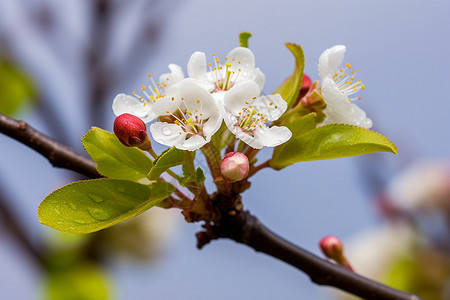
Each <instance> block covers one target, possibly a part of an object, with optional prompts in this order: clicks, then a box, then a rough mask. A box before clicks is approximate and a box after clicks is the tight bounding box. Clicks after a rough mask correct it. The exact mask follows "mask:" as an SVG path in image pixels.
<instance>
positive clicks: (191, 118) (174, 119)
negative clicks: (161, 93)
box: [159, 98, 208, 138]
mask: <svg viewBox="0 0 450 300" xmlns="http://www.w3.org/2000/svg"><path fill="white" fill-rule="evenodd" d="M181 101H182V105H183V106H184V107H185V108H184V109H183V108H181V107H180V106H178V109H177V110H176V111H174V112H170V111H168V110H166V113H167V115H166V116H161V117H160V118H159V119H160V120H161V121H163V122H167V123H175V124H176V125H178V126H179V127H180V128H181V129H182V130H183V131H184V132H186V133H187V134H188V138H189V137H191V136H193V135H203V125H204V123H205V122H206V121H208V118H204V116H203V113H201V111H202V102H201V101H200V99H197V100H196V103H197V104H200V110H199V109H195V110H189V107H188V106H187V105H186V102H184V98H181ZM179 134H182V132H179Z"/></svg>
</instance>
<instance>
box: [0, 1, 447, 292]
mask: <svg viewBox="0 0 450 300" xmlns="http://www.w3.org/2000/svg"><path fill="white" fill-rule="evenodd" d="M28 2H29V3H30V5H32V4H33V1H28ZM35 2H38V1H35ZM48 2H52V3H54V5H55V6H56V7H58V8H57V9H58V11H59V14H60V17H61V18H67V20H66V23H67V24H68V25H67V28H68V29H70V30H71V32H72V33H74V35H73V40H72V41H71V42H73V43H74V44H76V43H83V39H84V38H85V36H84V33H83V30H84V29H85V26H86V24H85V21H86V20H85V19H84V18H85V17H83V16H84V10H83V4H82V3H83V2H84V1H79V2H78V4H77V1H64V2H65V3H66V4H64V5H62V4H61V3H58V1H48ZM124 2H126V1H124ZM173 2H174V3H173V5H172V4H171V5H166V6H165V8H164V9H161V11H159V14H161V16H162V18H164V16H165V15H167V19H165V25H164V27H163V29H162V30H163V31H162V32H161V34H162V39H161V40H160V43H159V44H158V45H156V46H155V48H154V51H155V52H153V54H152V55H151V58H150V59H149V60H144V61H143V62H142V65H143V66H144V68H142V69H137V70H136V73H134V74H133V75H134V77H133V78H131V77H130V78H128V80H126V79H124V80H123V81H122V85H121V86H117V87H116V90H112V91H111V92H110V93H111V103H112V99H113V97H114V95H115V94H116V93H118V92H125V93H130V92H131V91H133V90H136V89H138V88H139V87H140V86H141V85H142V84H144V83H145V80H146V74H147V73H148V72H151V73H152V74H161V73H165V72H167V65H168V64H169V63H176V64H179V65H181V66H182V67H183V69H184V70H186V63H187V61H188V59H189V57H190V55H191V54H192V53H193V52H194V51H197V50H200V51H204V52H206V53H208V54H211V53H215V54H216V55H217V56H218V57H223V56H225V55H226V54H227V53H228V51H229V50H231V49H232V48H234V47H235V46H237V45H238V34H239V32H241V31H250V32H251V33H253V37H252V38H251V39H250V48H251V49H252V50H253V52H254V53H255V57H256V65H257V66H259V67H260V68H261V70H262V71H263V72H264V74H265V75H266V85H265V88H264V91H265V92H266V93H271V92H272V91H273V90H274V89H275V88H276V87H277V86H278V85H279V84H280V83H281V82H282V81H283V80H284V79H285V78H286V77H287V76H288V75H289V74H290V73H291V72H292V69H293V62H294V60H293V57H292V56H291V54H290V52H289V51H288V50H287V49H286V48H285V46H284V43H285V42H294V43H299V44H301V45H302V47H303V49H304V51H305V56H306V66H305V73H307V74H308V75H309V76H310V77H311V78H312V79H313V80H316V79H319V77H318V74H317V70H316V62H317V59H318V57H319V55H320V54H321V53H322V51H323V50H325V49H326V48H329V47H331V46H333V45H336V44H344V45H346V46H347V53H346V56H345V59H344V62H346V63H347V62H348V63H351V64H352V65H353V66H355V67H357V68H359V70H360V72H359V74H360V78H361V80H362V81H363V82H364V83H365V85H366V89H365V91H363V92H362V93H361V96H362V98H363V99H362V100H360V101H359V102H358V105H360V106H361V107H362V108H364V109H365V110H366V111H367V114H368V116H369V117H371V118H372V119H373V121H374V124H375V125H374V129H375V130H377V131H379V132H381V133H383V134H384V135H385V136H387V137H388V138H390V139H391V140H392V141H394V142H395V143H396V145H397V146H398V149H399V154H398V155H397V156H395V155H390V154H374V155H370V157H371V158H372V159H382V160H384V161H385V162H386V165H385V166H384V167H383V169H379V170H377V171H379V172H381V173H383V174H384V173H385V174H386V175H387V176H388V177H389V174H390V171H391V169H395V167H396V166H397V165H401V164H403V163H404V162H408V161H410V160H414V159H420V158H446V157H448V152H449V142H448V141H449V134H450V133H449V128H450V120H449V118H448V114H449V109H450V106H449V100H450V99H449V97H448V93H449V70H450V62H449V59H448V56H449V55H450V19H449V17H450V2H448V1H428V2H424V1H387V0H383V1H350V0H346V1H335V0H326V1H276V2H275V1H235V0H228V1H198V0H197V1H183V2H181V1H177V2H175V1H173ZM169 3H172V2H171V1H169ZM14 6H15V4H14V0H11V1H9V0H0V18H1V19H2V20H1V21H0V30H6V29H10V28H11V27H10V26H17V27H19V28H16V29H15V31H16V32H17V34H21V35H23V38H20V39H19V40H20V41H19V42H17V44H16V45H15V46H14V47H15V51H16V52H17V55H18V56H19V57H20V59H21V62H22V63H23V64H24V66H26V67H27V68H28V69H29V70H30V72H31V73H32V74H33V75H34V76H35V77H38V78H39V83H40V84H41V85H42V86H43V87H44V89H45V88H46V87H48V90H50V87H52V88H51V92H49V93H51V94H52V95H53V97H54V98H59V99H60V102H58V104H57V106H58V108H59V109H60V113H61V115H62V116H63V117H64V118H65V120H66V122H67V123H68V127H69V128H70V132H71V135H72V136H73V138H75V139H81V137H82V136H83V134H84V133H85V131H86V130H87V129H88V128H89V125H86V124H84V123H83V122H82V121H83V118H84V117H83V115H82V114H81V110H80V108H79V106H78V105H77V104H79V102H82V101H83V100H82V99H83V90H82V89H81V90H80V89H76V88H75V87H77V86H79V81H80V79H79V78H78V77H77V76H79V70H78V69H77V66H76V60H75V59H74V60H73V64H72V65H64V66H62V67H61V65H58V63H57V62H56V61H55V59H54V57H52V56H51V55H48V54H46V53H47V52H46V50H47V49H48V48H49V47H50V48H51V45H45V44H42V43H39V41H37V40H35V38H34V37H33V35H32V33H30V32H29V31H26V29H25V28H24V29H23V30H22V31H21V29H20V26H21V25H20V23H21V22H20V21H21V20H23V19H22V18H23V16H22V15H21V14H20V11H18V10H17V9H16V10H15V9H14ZM135 13H136V12H133V11H131V12H128V13H126V14H125V13H124V15H123V16H119V21H120V23H119V24H120V30H119V33H118V35H117V37H116V38H117V41H116V42H115V43H116V48H115V49H117V50H116V54H114V55H115V56H112V59H116V60H117V61H118V62H119V63H120V64H121V65H122V66H123V68H128V67H130V68H133V67H135V66H127V63H126V61H125V60H123V59H122V56H121V53H122V52H123V51H126V48H127V46H128V45H127V40H128V39H129V38H130V36H132V35H133V26H134V22H136V19H135V17H134V14H135ZM23 22H26V20H23ZM61 42H64V43H66V44H67V47H68V48H70V45H71V42H70V41H68V40H67V39H64V37H59V38H58V37H56V38H55V43H61ZM0 47H1V45H0ZM68 53H69V54H67V55H72V56H73V57H74V58H75V57H76V47H75V48H74V49H72V50H68ZM122 60H123V61H122ZM43 65H45V67H43ZM130 71H131V72H132V70H130ZM55 83H57V87H56V88H55V87H54V86H55ZM0 101H1V100H0ZM104 109H105V113H107V114H109V119H110V124H111V125H110V126H109V128H106V129H108V130H111V129H112V121H113V118H114V116H113V113H112V110H111V108H110V106H108V107H105V108H104ZM21 117H22V118H23V119H25V120H26V121H28V122H29V123H31V124H32V125H33V126H34V127H36V128H38V129H41V130H43V131H46V128H45V126H44V125H43V123H42V121H41V120H39V118H37V117H36V116H35V115H34V114H33V112H29V113H27V114H24V115H23V116H21ZM0 153H1V154H2V155H0V166H1V172H0V179H1V180H3V181H5V182H6V183H7V185H6V191H5V192H7V193H8V194H10V195H14V203H13V207H14V208H15V210H16V211H17V212H18V213H20V216H21V217H22V219H23V221H24V222H25V223H26V224H27V225H28V227H29V229H30V232H31V236H38V235H39V236H40V235H42V234H47V232H48V231H49V229H47V228H44V227H43V226H42V225H40V224H39V222H38V218H37V213H36V209H37V206H38V204H39V202H40V201H41V200H42V199H43V198H44V197H45V196H46V195H47V194H49V193H50V192H51V191H52V190H54V189H56V188H58V187H60V186H62V185H63V184H65V183H66V180H67V179H66V178H67V174H68V172H67V171H64V170H53V169H52V168H51V166H50V165H49V164H48V163H47V161H45V160H44V159H42V158H41V157H40V156H39V155H38V154H36V153H34V152H32V151H30V150H28V149H26V148H25V147H24V146H22V145H20V144H19V143H15V142H12V141H11V140H10V139H8V138H6V137H4V136H0ZM263 154H265V155H268V152H267V151H266V152H265V153H263ZM367 157H369V156H366V158H367ZM366 158H345V159H338V160H331V161H319V162H308V163H301V164H297V165H295V166H291V167H289V168H287V169H285V170H283V171H281V172H275V171H272V170H264V171H261V172H260V173H258V175H256V176H255V177H254V179H253V180H252V188H251V189H250V190H249V191H247V192H246V193H245V194H244V199H243V201H244V205H245V208H246V209H249V210H250V211H251V212H252V213H253V214H254V215H256V216H258V218H259V219H260V220H261V221H262V222H263V223H264V224H266V225H267V226H268V227H269V228H271V229H272V230H273V231H275V232H277V233H279V234H280V235H282V236H283V237H285V238H287V239H288V240H290V241H292V242H294V243H296V244H298V245H300V246H302V247H304V248H306V249H308V250H310V251H312V252H315V253H319V252H318V247H317V243H318V241H319V240H320V239H321V238H322V237H323V236H325V235H328V234H335V235H337V236H339V237H341V238H343V239H347V238H349V237H351V236H352V235H354V234H356V233H357V232H359V231H360V230H362V229H364V228H368V227H371V226H376V224H377V217H376V214H375V211H374V209H373V207H372V204H371V202H370V197H371V196H372V194H371V191H370V190H368V189H367V182H365V177H364V176H363V175H364V172H361V170H362V169H363V167H362V166H367V165H368V164H367V159H366ZM44 174H45V176H44ZM179 223H180V224H179V226H178V229H177V233H176V238H175V239H174V241H173V243H172V246H171V247H170V248H168V249H167V251H166V253H164V255H163V256H162V258H161V260H160V261H158V262H157V263H156V264H154V265H142V264H140V265H137V264H134V265H133V264H131V265H130V264H124V263H120V262H119V263H113V264H111V270H112V271H113V272H112V274H113V278H112V279H113V281H114V282H115V283H116V284H117V286H116V292H117V299H141V298H142V299H180V298H182V297H185V298H186V299H279V298H283V299H329V298H330V294H329V293H328V291H329V289H328V288H322V287H318V286H315V285H313V284H312V283H311V282H310V281H309V279H308V277H306V276H305V275H304V274H302V273H300V272H298V271H297V270H295V269H294V268H292V267H290V266H288V265H285V264H284V263H281V262H278V261H276V260H275V259H273V258H271V257H268V256H266V255H263V254H259V253H255V252H254V251H253V250H251V249H249V248H247V247H244V246H242V245H237V244H235V243H234V242H231V241H227V240H221V241H215V242H213V243H212V244H210V245H208V246H206V247H205V248H204V249H203V250H201V251H198V250H197V249H196V248H195V242H196V241H195V237H194V233H195V232H196V231H198V230H199V224H185V223H183V222H182V217H181V215H180V222H179ZM0 232H1V231H0ZM1 238H2V242H1V243H0V265H1V266H2V270H3V272H1V274H0V298H5V299H7V298H9V299H36V298H37V297H38V292H37V291H38V290H39V283H40V278H39V272H38V271H37V270H36V269H35V268H34V266H33V265H32V263H31V262H29V261H27V260H26V259H24V258H23V256H21V255H20V248H19V247H17V246H16V245H15V244H14V242H13V241H12V239H10V238H8V236H7V235H5V234H2V236H1ZM350 260H351V258H350Z"/></svg>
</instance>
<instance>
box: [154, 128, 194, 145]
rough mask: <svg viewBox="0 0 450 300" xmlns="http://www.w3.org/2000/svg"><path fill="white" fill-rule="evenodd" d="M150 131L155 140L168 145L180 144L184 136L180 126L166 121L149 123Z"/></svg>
mask: <svg viewBox="0 0 450 300" xmlns="http://www.w3.org/2000/svg"><path fill="white" fill-rule="evenodd" d="M150 133H151V134H152V137H153V139H154V140H155V141H157V142H158V143H160V144H163V145H166V146H169V147H172V146H175V145H178V144H180V143H181V142H182V141H183V140H184V139H185V138H186V133H185V132H184V131H183V129H182V128H181V127H180V126H178V125H176V124H170V123H166V122H156V123H153V124H151V125H150Z"/></svg>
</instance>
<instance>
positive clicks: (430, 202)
mask: <svg viewBox="0 0 450 300" xmlns="http://www.w3.org/2000/svg"><path fill="white" fill-rule="evenodd" d="M387 195H388V200H389V201H390V203H391V204H393V205H394V206H395V207H396V208H399V209H402V210H405V211H413V210H420V209H436V210H446V211H449V210H450V163H448V162H421V163H416V164H414V165H412V166H411V167H409V168H408V169H407V170H405V171H404V172H402V173H401V174H400V175H399V176H397V177H396V178H395V179H394V180H393V181H392V182H391V184H390V185H389V188H388V191H387Z"/></svg>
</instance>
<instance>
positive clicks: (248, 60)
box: [227, 47, 255, 72]
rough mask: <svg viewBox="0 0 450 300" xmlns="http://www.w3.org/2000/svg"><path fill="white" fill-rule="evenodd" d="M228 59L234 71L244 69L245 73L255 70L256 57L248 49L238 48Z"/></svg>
mask: <svg viewBox="0 0 450 300" xmlns="http://www.w3.org/2000/svg"><path fill="white" fill-rule="evenodd" d="M227 58H228V62H230V63H231V68H232V69H235V70H237V69H242V71H243V72H252V71H253V70H254V69H255V56H254V55H253V52H252V51H251V50H250V49H248V48H244V47H236V48H234V49H233V50H231V51H230V52H229V53H228V55H227Z"/></svg>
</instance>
